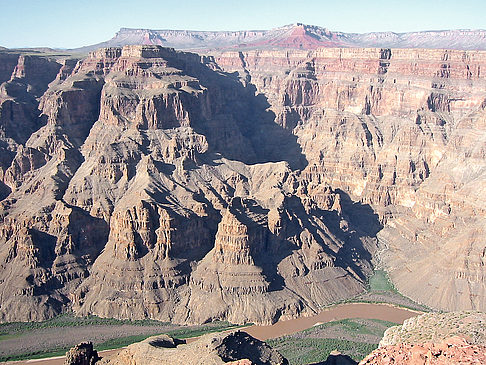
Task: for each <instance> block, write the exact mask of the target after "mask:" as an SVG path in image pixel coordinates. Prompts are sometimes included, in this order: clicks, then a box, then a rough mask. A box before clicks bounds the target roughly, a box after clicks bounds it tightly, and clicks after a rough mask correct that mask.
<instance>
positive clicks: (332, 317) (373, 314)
mask: <svg viewBox="0 0 486 365" xmlns="http://www.w3.org/2000/svg"><path fill="white" fill-rule="evenodd" d="M418 314H420V312H417V311H414V310H410V309H406V308H400V307H397V306H393V305H389V304H377V303H346V304H339V305H336V306H333V307H329V308H326V309H324V310H323V311H322V312H320V313H319V314H316V315H313V316H307V317H299V318H296V319H290V320H285V321H279V322H277V323H275V324H273V325H268V326H256V325H252V326H249V327H246V328H244V331H245V332H248V333H249V334H250V335H252V336H253V337H256V338H258V339H260V340H263V341H265V340H268V339H270V338H277V337H281V336H284V335H290V334H294V333H297V332H300V331H303V330H306V329H309V328H312V327H313V326H316V325H319V324H321V323H326V322H331V321H337V320H343V319H351V318H361V319H377V320H382V321H387V322H390V323H402V322H403V321H404V320H405V319H407V318H410V317H414V316H416V315H418ZM221 330H224V328H221ZM168 332H170V331H168ZM172 333H173V332H172ZM173 335H174V333H173ZM85 340H90V338H89V337H88V338H86V339H85ZM95 348H97V346H96V345H95ZM111 351H116V350H111ZM110 354H111V353H110ZM107 355H108V354H107V353H105V356H107ZM63 359H64V358H63V357H60V358H49V359H43V360H42V359H41V360H35V362H34V360H25V361H21V362H9V364H16V365H26V364H35V365H60V364H62V363H63V362H62V361H64V360H63ZM59 361H61V362H59Z"/></svg>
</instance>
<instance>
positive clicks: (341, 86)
mask: <svg viewBox="0 0 486 365" xmlns="http://www.w3.org/2000/svg"><path fill="white" fill-rule="evenodd" d="M0 59H1V62H0V64H1V67H0V81H1V82H2V84H1V86H0V91H1V93H0V103H1V104H0V131H1V134H0V148H2V159H1V161H0V173H1V175H0V177H1V179H0V180H1V183H0V194H1V196H0V198H1V199H2V201H1V203H0V204H1V206H0V222H1V224H0V267H1V271H0V289H1V290H0V319H1V320H2V321H12V320H41V319H45V318H48V317H51V316H53V315H55V314H57V313H60V312H62V311H65V310H68V309H72V310H74V311H75V312H76V313H78V314H81V315H85V314H96V315H99V316H104V317H118V318H147V317H148V318H154V319H159V320H164V321H174V322H179V323H201V322H206V321H211V320H217V319H224V320H229V321H231V322H234V323H244V322H255V323H270V322H274V321H276V320H278V319H280V318H290V317H295V316H297V315H299V314H301V313H304V314H310V313H315V312H317V311H319V310H320V309H321V308H322V307H323V306H325V305H327V304H329V303H332V302H336V301H339V300H342V299H345V298H349V297H352V296H354V295H356V294H358V293H359V292H361V291H363V290H364V288H365V286H366V278H367V276H368V275H369V274H370V272H371V269H372V259H374V260H375V262H374V263H375V264H376V265H382V266H384V267H385V268H386V269H387V270H388V271H389V273H390V275H391V278H392V280H393V281H394V283H395V284H396V286H397V288H398V289H399V290H401V291H402V292H403V293H405V294H406V295H408V296H410V297H412V298H414V299H416V300H418V301H420V302H422V303H425V304H427V305H430V306H433V307H436V308H441V309H452V308H458V309H471V308H472V309H482V310H485V307H484V303H485V302H486V301H485V300H484V265H483V263H484V262H483V261H484V256H485V254H484V248H485V247H486V246H485V245H484V241H482V240H481V237H483V236H484V235H483V232H482V230H483V227H485V225H484V218H485V209H484V206H485V205H484V194H482V192H483V191H484V181H485V179H484V178H483V176H484V171H485V170H484V164H485V163H484V161H485V159H484V157H485V151H486V148H485V147H486V145H485V141H486V140H485V136H486V134H485V133H484V126H485V113H486V112H485V107H486V102H485V100H486V80H485V75H484V73H483V70H486V53H484V52H479V51H444V50H414V49H410V50H400V49H392V50H390V49H374V48H373V49H363V48H362V49H338V48H329V49H318V50H315V51H297V50H287V51H248V52H236V51H234V52H233V51H232V52H225V53H217V54H216V53H213V54H202V55H197V54H193V53H185V52H179V51H175V50H173V49H170V48H162V47H159V46H125V47H123V48H117V47H115V48H104V49H100V50H97V51H95V52H92V53H91V54H90V55H89V56H88V57H87V58H85V59H82V60H79V61H77V60H73V59H66V60H51V59H47V58H42V57H30V56H20V55H17V56H15V55H12V54H0ZM3 151H5V153H3Z"/></svg>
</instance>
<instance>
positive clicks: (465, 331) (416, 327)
mask: <svg viewBox="0 0 486 365" xmlns="http://www.w3.org/2000/svg"><path fill="white" fill-rule="evenodd" d="M485 323H486V314H484V313H482V312H474V311H470V312H449V313H426V314H423V315H420V316H418V317H413V318H410V319H407V320H406V321H405V322H403V324H402V325H400V326H394V327H390V328H389V329H387V330H386V331H385V334H384V336H383V338H382V340H381V341H380V347H382V346H388V345H397V344H400V343H406V344H416V343H425V342H433V343H441V342H443V341H444V340H446V339H448V338H451V337H461V338H464V339H466V340H467V342H468V343H470V344H472V345H482V346H486V326H485Z"/></svg>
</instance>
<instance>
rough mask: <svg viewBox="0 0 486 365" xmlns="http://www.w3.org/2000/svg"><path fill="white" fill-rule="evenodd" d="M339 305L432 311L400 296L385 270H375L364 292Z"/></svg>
mask: <svg viewBox="0 0 486 365" xmlns="http://www.w3.org/2000/svg"><path fill="white" fill-rule="evenodd" d="M341 303H388V304H392V305H396V306H398V307H402V308H408V309H412V310H416V311H421V312H431V311H432V310H431V309H430V308H428V307H427V306H425V305H423V304H419V303H416V302H415V301H413V300H412V299H410V298H408V297H406V296H404V295H402V294H401V293H400V292H399V291H398V290H397V289H396V288H395V286H394V285H393V283H392V282H391V280H390V278H389V277H388V274H387V272H386V271H385V270H375V271H374V272H373V274H372V275H371V276H370V277H369V278H368V282H367V291H366V292H364V293H361V294H359V295H357V296H356V297H354V298H351V299H346V300H343V301H342V302H339V303H336V304H341Z"/></svg>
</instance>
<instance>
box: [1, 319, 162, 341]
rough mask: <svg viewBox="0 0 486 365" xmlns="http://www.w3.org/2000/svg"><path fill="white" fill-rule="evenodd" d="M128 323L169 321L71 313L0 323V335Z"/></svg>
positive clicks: (143, 323) (148, 324) (149, 324)
mask: <svg viewBox="0 0 486 365" xmlns="http://www.w3.org/2000/svg"><path fill="white" fill-rule="evenodd" d="M124 324H130V325H134V326H160V325H168V326H169V325H170V323H166V322H159V321H156V320H152V319H143V320H129V319H114V318H100V317H97V316H86V317H76V316H74V315H73V314H71V313H66V314H61V315H59V316H57V317H54V318H51V319H48V320H46V321H42V322H10V323H1V324H0V335H4V334H7V333H8V334H11V333H12V332H20V333H22V332H28V331H32V330H35V329H41V328H57V327H79V326H94V325H120V326H121V325H124ZM0 340H1V338H0Z"/></svg>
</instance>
